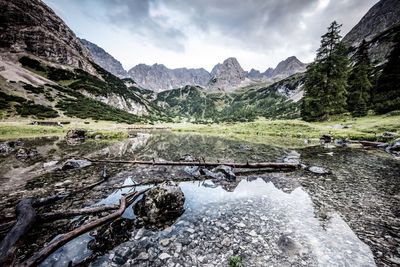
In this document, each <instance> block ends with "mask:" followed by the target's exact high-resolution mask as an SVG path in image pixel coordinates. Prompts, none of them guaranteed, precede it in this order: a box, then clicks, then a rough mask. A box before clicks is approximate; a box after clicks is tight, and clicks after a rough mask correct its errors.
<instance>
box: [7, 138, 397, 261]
mask: <svg viewBox="0 0 400 267" xmlns="http://www.w3.org/2000/svg"><path fill="white" fill-rule="evenodd" d="M20 145H21V146H23V147H24V148H25V149H26V151H33V152H32V153H31V154H29V153H28V155H27V156H23V157H21V155H20V156H18V155H17V152H16V151H12V152H9V153H6V154H4V155H2V156H1V157H0V181H1V187H0V207H1V208H0V209H1V215H0V219H1V221H2V223H5V222H7V218H11V217H13V216H15V215H14V213H15V206H16V205H17V203H18V202H19V200H20V199H22V198H23V197H27V196H32V197H36V198H39V197H47V196H50V195H54V194H62V193H65V194H67V193H68V192H73V191H76V190H79V189H81V188H85V186H87V185H90V184H93V183H95V182H96V181H98V180H99V179H102V176H107V177H108V178H107V179H106V180H105V181H104V182H103V183H101V184H99V185H97V186H95V187H93V188H90V189H89V190H82V191H81V192H78V193H76V194H74V195H73V196H72V197H67V198H65V199H63V200H62V201H54V202H52V203H50V204H49V205H46V206H43V207H40V208H39V209H38V213H45V212H51V211H56V210H73V209H82V208H85V207H92V206H96V205H102V204H107V205H110V204H116V205H118V204H119V200H120V198H121V196H122V195H123V194H127V193H129V192H132V191H134V190H142V189H144V188H151V187H153V186H154V185H155V184H159V183H164V182H167V183H170V184H175V185H177V186H179V187H180V189H181V190H182V192H183V194H184V199H185V202H184V212H183V213H182V214H181V215H180V216H179V217H177V218H176V219H175V220H174V221H172V222H171V223H170V224H168V225H165V226H164V227H161V228H157V229H155V228H149V227H146V225H144V224H143V222H142V221H141V220H140V218H138V216H137V215H136V214H135V212H134V208H133V205H132V206H129V207H128V208H127V209H126V210H125V212H124V214H123V215H122V217H121V218H118V219H116V220H114V221H113V222H111V223H108V224H105V225H103V226H100V227H98V228H96V229H95V230H92V231H90V232H87V233H85V234H83V235H80V236H79V237H76V238H75V239H73V240H72V241H70V242H69V243H67V244H65V245H64V246H62V247H61V248H59V249H58V250H56V251H55V252H54V253H52V254H51V255H50V256H49V257H47V258H46V259H45V260H44V261H43V262H42V263H41V265H40V266H176V267H178V266H399V265H400V161H399V159H398V158H396V157H395V156H393V155H391V154H389V153H386V152H385V151H383V150H379V149H366V148H362V147H359V146H343V145H335V143H329V144H322V145H321V144H320V143H319V140H314V141H311V142H306V143H305V142H304V140H303V139H298V140H291V141H290V145H287V144H285V143H284V142H282V144H280V142H279V141H274V142H271V141H269V140H266V141H265V142H264V143H263V142H257V143H255V142H252V140H251V139H250V138H249V139H248V140H243V139H242V140H238V139H233V138H224V137H223V136H212V135H206V134H196V133H174V132H169V131H150V132H149V131H147V132H137V133H136V134H134V135H132V137H131V138H129V139H124V140H102V139H99V140H94V139H91V140H89V139H87V140H84V141H82V142H78V143H70V142H68V140H65V139H64V138H62V137H42V138H34V139H21V140H20ZM86 158H89V159H98V160H105V159H107V160H118V161H126V160H144V161H154V162H163V161H174V162H179V161H193V162H221V163H224V162H235V163H246V162H249V163H257V162H297V163H300V164H302V166H303V168H298V169H296V170H294V171H280V170H276V171H274V170H268V171H258V170H253V169H244V170H243V169H235V168H233V172H234V173H235V176H236V178H235V179H234V180H231V181H228V182H224V183H218V182H215V179H212V178H210V177H207V176H206V175H196V172H197V170H196V169H195V168H196V167H195V166H186V167H185V166H161V165H160V166H159V165H134V164H116V163H107V162H102V163H98V162H97V163H96V162H89V163H88V164H85V166H83V167H79V168H63V166H64V165H65V162H66V161H67V160H70V159H75V160H84V159H86ZM310 167H314V170H315V169H316V170H317V171H310V170H313V168H310ZM316 167H319V168H316ZM321 170H322V171H321ZM325 172H326V173H325ZM129 185H132V186H129ZM105 214H108V213H107V212H106V213H104V212H103V213H100V214H92V215H79V216H73V217H71V218H62V219H59V220H48V221H43V222H40V223H36V224H35V225H34V226H33V228H32V229H31V230H30V231H29V232H28V234H27V235H25V236H24V237H23V239H22V240H21V245H20V247H19V249H18V251H17V258H18V259H19V260H23V259H26V258H28V257H30V256H31V255H32V254H33V253H34V252H35V251H37V250H39V249H40V248H42V247H44V246H45V245H46V244H47V243H49V242H51V241H52V240H54V239H56V238H57V237H58V236H59V235H60V234H63V233H66V232H68V231H71V230H72V229H74V228H76V227H79V226H81V225H84V224H85V223H87V222H90V221H93V220H95V219H98V218H100V217H102V216H104V215H105ZM5 233H6V231H4V229H3V231H1V238H2V237H4V235H5Z"/></svg>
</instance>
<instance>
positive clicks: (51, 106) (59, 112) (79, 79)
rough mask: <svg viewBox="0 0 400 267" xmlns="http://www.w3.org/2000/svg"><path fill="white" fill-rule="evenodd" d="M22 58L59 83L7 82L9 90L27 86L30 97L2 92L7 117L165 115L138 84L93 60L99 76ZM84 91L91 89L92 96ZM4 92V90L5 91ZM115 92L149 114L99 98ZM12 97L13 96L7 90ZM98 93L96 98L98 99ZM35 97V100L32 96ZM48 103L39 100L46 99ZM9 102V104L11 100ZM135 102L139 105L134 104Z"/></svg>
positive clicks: (140, 119) (149, 118)
mask: <svg viewBox="0 0 400 267" xmlns="http://www.w3.org/2000/svg"><path fill="white" fill-rule="evenodd" d="M19 62H20V63H21V64H22V66H23V67H24V68H26V69H27V70H29V71H31V72H34V73H36V74H38V75H40V76H42V77H45V78H47V79H49V80H51V81H54V82H56V83H57V84H58V85H54V84H45V85H42V86H32V85H30V84H23V83H22V84H21V83H18V84H15V83H14V84H11V83H8V84H7V83H4V84H3V85H4V86H8V87H10V89H8V90H6V91H8V92H14V91H15V90H13V88H12V87H14V88H18V86H20V87H21V86H22V87H23V91H26V93H24V92H22V93H21V94H20V95H22V96H24V97H27V96H28V97H29V98H30V99H31V100H26V99H24V97H19V101H17V102H16V101H15V100H8V99H7V98H5V97H4V96H0V102H1V104H2V105H1V106H0V112H1V114H2V117H3V118H4V117H5V118H6V117H9V116H13V115H20V116H32V117H35V118H53V117H57V116H68V117H77V118H82V119H85V118H92V119H95V120H110V121H116V122H125V123H136V122H145V121H154V120H160V119H163V118H164V117H165V116H164V114H163V113H162V111H161V110H160V109H159V107H157V106H156V105H155V104H153V103H151V102H150V101H149V100H147V99H146V98H144V97H142V96H141V92H140V91H135V90H134V88H135V87H130V88H129V89H128V88H127V87H126V86H125V83H124V81H122V80H121V79H119V78H117V77H116V76H114V75H112V74H110V73H108V72H107V71H105V70H103V69H102V68H101V67H99V66H97V65H96V64H94V63H93V67H94V68H95V69H96V70H97V72H98V74H99V75H100V76H99V77H96V76H93V75H90V74H89V73H87V72H85V71H83V70H80V69H73V70H72V69H64V68H55V67H54V66H50V65H47V64H45V63H43V62H41V61H38V60H36V59H33V58H30V57H27V56H23V57H21V58H20V59H19ZM83 92H87V94H89V96H90V95H91V96H93V98H92V97H90V98H89V97H87V96H86V94H83ZM3 94H4V93H3ZM111 94H112V95H115V96H117V97H120V98H121V99H125V100H126V102H125V103H126V105H127V107H128V108H129V109H133V108H136V106H139V107H140V106H141V107H142V110H143V109H144V110H146V112H147V114H148V115H146V116H139V115H134V114H132V113H130V112H127V111H125V110H122V109H119V108H116V107H113V106H111V105H107V104H105V103H102V102H100V101H98V100H97V98H107V97H109V96H110V95H111ZM7 95H8V96H7V97H8V98H10V97H12V96H10V95H9V94H7ZM94 97H96V99H94ZM32 99H33V100H32ZM42 100H43V101H44V102H45V103H46V105H41V104H37V103H35V102H43V101H42ZM8 102H9V104H7V103H8ZM132 103H134V105H135V107H133V106H132Z"/></svg>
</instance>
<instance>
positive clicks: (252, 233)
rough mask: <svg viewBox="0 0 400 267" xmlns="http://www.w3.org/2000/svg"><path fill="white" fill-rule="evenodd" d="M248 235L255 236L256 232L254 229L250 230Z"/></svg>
mask: <svg viewBox="0 0 400 267" xmlns="http://www.w3.org/2000/svg"><path fill="white" fill-rule="evenodd" d="M249 235H250V236H253V237H255V236H257V233H256V231H254V230H251V231H250V233H249Z"/></svg>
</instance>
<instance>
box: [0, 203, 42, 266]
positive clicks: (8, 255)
mask: <svg viewBox="0 0 400 267" xmlns="http://www.w3.org/2000/svg"><path fill="white" fill-rule="evenodd" d="M33 202H34V200H33V199H32V198H23V199H22V200H21V201H20V202H19V203H18V205H17V207H16V214H17V221H16V223H15V224H14V226H13V227H12V228H11V230H10V231H9V232H8V234H7V235H6V236H5V237H4V239H3V240H2V241H1V243H0V266H10V265H12V262H13V261H14V253H15V250H16V243H17V242H18V240H19V239H20V238H21V237H22V236H23V235H24V234H25V233H26V232H28V230H29V229H30V228H31V226H32V225H33V223H34V222H35V219H36V211H35V209H34V208H33V206H32V204H33Z"/></svg>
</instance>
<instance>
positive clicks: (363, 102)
mask: <svg viewBox="0 0 400 267" xmlns="http://www.w3.org/2000/svg"><path fill="white" fill-rule="evenodd" d="M354 59H355V64H354V66H353V69H352V72H351V74H350V76H349V80H348V84H349V87H348V93H349V95H348V99H347V104H348V108H347V109H348V110H349V111H350V112H351V114H352V115H353V116H355V117H361V116H365V115H367V112H368V104H369V102H370V96H371V87H372V84H371V82H370V80H369V73H370V69H371V66H370V61H369V58H368V47H367V43H366V42H365V40H363V41H362V43H361V45H360V46H359V48H358V50H357V52H356V54H355V55H354Z"/></svg>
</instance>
